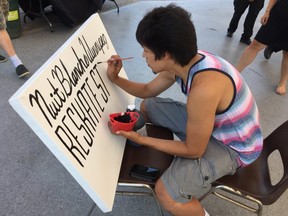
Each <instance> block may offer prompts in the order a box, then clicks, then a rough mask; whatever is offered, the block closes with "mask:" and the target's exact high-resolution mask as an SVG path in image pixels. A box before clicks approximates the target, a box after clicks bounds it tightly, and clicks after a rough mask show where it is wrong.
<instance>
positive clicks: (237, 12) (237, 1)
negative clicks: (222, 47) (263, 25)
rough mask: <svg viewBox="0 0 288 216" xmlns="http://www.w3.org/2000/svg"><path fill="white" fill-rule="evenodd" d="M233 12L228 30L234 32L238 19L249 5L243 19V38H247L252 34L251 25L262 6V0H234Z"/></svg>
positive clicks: (252, 25)
mask: <svg viewBox="0 0 288 216" xmlns="http://www.w3.org/2000/svg"><path fill="white" fill-rule="evenodd" d="M233 4H234V14H233V17H232V19H231V21H230V24H229V28H228V31H229V32H232V33H234V32H235V31H236V29H237V27H238V23H239V20H240V18H241V16H242V15H243V13H244V12H245V11H246V9H247V8H248V7H249V10H248V13H247V16H246V18H245V21H244V31H243V34H242V38H243V39H249V38H250V37H251V36H252V34H253V27H254V24H255V21H256V18H257V16H258V14H259V12H260V10H261V9H262V8H263V6H264V0H254V1H252V2H250V1H249V0H234V3H233Z"/></svg>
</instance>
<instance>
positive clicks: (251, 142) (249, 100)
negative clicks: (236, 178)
mask: <svg viewBox="0 0 288 216" xmlns="http://www.w3.org/2000/svg"><path fill="white" fill-rule="evenodd" d="M198 54H200V55H202V58H201V60H199V61H198V62H197V63H195V64H194V65H193V66H192V67H191V68H190V71H189V77H188V79H187V83H186V84H184V83H183V80H182V79H181V78H180V77H176V81H177V83H178V84H179V85H180V86H181V89H182V92H183V93H184V94H185V95H186V96H188V95H189V91H190V88H191V85H192V83H193V77H194V75H195V74H196V73H201V72H203V71H211V72H212V73H213V72H220V73H223V74H225V75H226V76H228V77H229V78H230V79H231V80H232V82H233V85H234V97H233V100H232V102H231V104H230V106H229V107H228V108H227V109H226V110H225V111H224V112H222V113H217V114H216V117H215V123H214V129H213V132H212V136H213V137H214V138H215V139H217V140H219V141H220V142H222V143H223V144H224V145H226V146H228V147H230V148H232V149H234V150H235V151H236V152H238V154H239V158H238V162H239V163H240V165H241V166H242V167H243V166H247V165H249V164H250V163H252V162H253V161H254V160H256V159H257V158H258V156H259V155H260V153H261V151H262V147H263V137H262V132H261V127H260V122H259V112H258V108H257V105H256V103H255V100H254V98H253V96H252V94H251V91H250V89H249V87H248V85H247V84H246V82H245V81H244V79H243V78H242V76H241V75H240V73H239V72H238V71H237V70H236V69H235V68H234V67H233V66H232V65H231V64H230V63H228V62H227V61H226V60H224V59H222V58H221V57H218V56H215V55H213V54H211V53H208V52H205V51H200V50H199V52H198Z"/></svg>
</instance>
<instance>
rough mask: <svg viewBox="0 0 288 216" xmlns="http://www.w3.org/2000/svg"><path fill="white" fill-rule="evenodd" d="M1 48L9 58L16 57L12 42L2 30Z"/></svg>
mask: <svg viewBox="0 0 288 216" xmlns="http://www.w3.org/2000/svg"><path fill="white" fill-rule="evenodd" d="M0 46H1V47H2V48H3V49H4V51H5V52H6V53H7V55H8V56H9V57H11V56H14V55H16V53H15V50H14V47H13V44H12V41H11V39H10V37H9V34H8V32H7V31H6V30H5V29H3V30H0Z"/></svg>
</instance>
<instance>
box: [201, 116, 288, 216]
mask: <svg viewBox="0 0 288 216" xmlns="http://www.w3.org/2000/svg"><path fill="white" fill-rule="evenodd" d="M277 150H278V151H279V154H280V155H281V161H282V163H283V176H282V177H281V179H280V180H279V181H278V182H276V183H274V182H273V183H272V182H271V176H270V172H269V165H268V157H269V156H270V155H271V154H272V153H274V152H275V151H277ZM287 187H288V121H286V122H285V123H283V124H282V125H281V126H279V127H278V128H277V129H276V130H275V131H273V132H272V133H271V134H270V135H269V136H268V137H266V138H265V139H264V147H263V151H262V153H261V155H260V157H259V158H258V159H257V160H256V161H255V162H253V163H252V164H251V165H249V166H247V167H244V168H240V169H238V170H237V172H236V173H235V174H234V175H233V176H224V177H222V178H220V179H218V180H217V181H216V182H214V183H213V186H212V189H211V190H210V191H209V192H208V193H207V194H206V195H205V196H204V197H203V198H202V199H201V200H203V199H204V198H205V197H207V196H208V195H209V194H214V195H216V196H217V197H220V198H222V199H224V200H226V201H229V202H232V203H234V204H236V205H238V206H240V207H242V208H245V209H247V210H249V211H251V212H254V213H256V214H257V215H259V216H260V215H262V211H263V210H262V209H263V205H271V204H273V203H274V202H276V201H277V199H278V198H279V197H280V196H281V195H282V194H283V193H284V192H285V191H286V189H287ZM223 191H224V193H223ZM227 194H230V195H232V196H228V195H227ZM236 197H237V199H235V198H236ZM239 198H240V199H239ZM245 201H246V202H245ZM247 201H251V202H249V203H251V205H250V204H247ZM252 204H253V205H252ZM255 204H256V206H257V207H255Z"/></svg>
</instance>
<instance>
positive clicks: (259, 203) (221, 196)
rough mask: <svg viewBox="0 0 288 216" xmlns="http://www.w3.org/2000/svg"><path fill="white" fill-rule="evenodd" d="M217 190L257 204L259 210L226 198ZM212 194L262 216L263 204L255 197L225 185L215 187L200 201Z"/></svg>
mask: <svg viewBox="0 0 288 216" xmlns="http://www.w3.org/2000/svg"><path fill="white" fill-rule="evenodd" d="M217 190H219V191H225V192H227V193H230V194H233V195H235V196H238V197H240V198H243V199H245V200H248V201H250V202H252V203H255V204H256V205H257V206H258V208H254V207H251V206H248V205H246V204H244V203H242V202H240V201H238V200H235V199H233V198H231V197H228V196H226V195H224V194H221V193H219V192H217ZM210 194H214V195H215V196H217V197H219V198H221V199H223V200H226V201H228V202H230V203H233V204H235V205H237V206H239V207H242V208H244V209H246V210H248V211H251V212H253V213H255V214H257V215H258V216H262V212H263V204H262V203H261V202H260V201H259V200H257V199H255V198H253V197H251V196H249V195H245V194H242V193H241V192H240V191H238V190H235V189H233V188H230V187H227V186H225V185H217V186H215V187H213V188H212V189H211V190H210V191H209V192H208V193H206V194H205V195H204V196H203V197H201V198H200V201H201V200H203V199H204V198H206V197H207V196H208V195H210Z"/></svg>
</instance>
